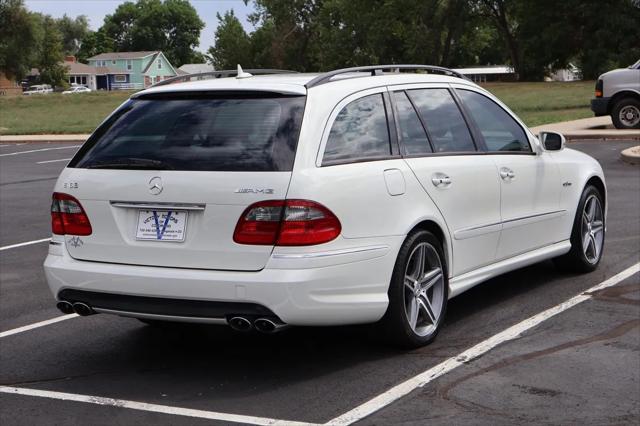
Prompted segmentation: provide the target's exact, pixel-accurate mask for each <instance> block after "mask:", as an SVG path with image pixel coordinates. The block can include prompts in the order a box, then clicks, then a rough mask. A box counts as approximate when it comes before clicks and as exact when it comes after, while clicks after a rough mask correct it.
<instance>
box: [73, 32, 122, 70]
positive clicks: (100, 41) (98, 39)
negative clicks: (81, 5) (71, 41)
mask: <svg viewBox="0 0 640 426" xmlns="http://www.w3.org/2000/svg"><path fill="white" fill-rule="evenodd" d="M114 50H115V42H114V41H113V39H111V38H110V37H109V36H107V35H106V33H105V32H104V31H103V30H102V29H100V30H98V31H91V32H89V34H87V36H86V37H85V38H84V39H83V40H82V44H81V45H80V49H79V50H78V52H77V53H76V58H77V59H78V61H80V62H87V59H88V58H90V57H92V56H95V55H98V54H100V53H105V52H113V51H114Z"/></svg>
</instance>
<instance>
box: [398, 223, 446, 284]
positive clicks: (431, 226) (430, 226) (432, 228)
mask: <svg viewBox="0 0 640 426" xmlns="http://www.w3.org/2000/svg"><path fill="white" fill-rule="evenodd" d="M419 229H421V230H424V231H429V232H431V233H432V234H433V235H434V236H435V237H436V238H437V239H438V241H440V244H442V250H443V252H444V257H445V259H444V260H445V262H446V265H447V275H449V274H450V273H451V270H452V259H453V248H452V247H451V242H450V239H449V234H448V233H447V232H446V231H445V230H446V229H447V228H446V227H444V226H442V225H441V224H439V223H438V222H437V221H435V220H433V219H422V220H420V221H419V222H417V223H416V224H414V225H413V227H412V228H411V230H409V232H408V233H407V235H409V234H411V233H412V232H414V231H416V230H419Z"/></svg>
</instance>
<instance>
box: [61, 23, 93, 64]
mask: <svg viewBox="0 0 640 426" xmlns="http://www.w3.org/2000/svg"><path fill="white" fill-rule="evenodd" d="M57 25H58V29H59V30H60V33H62V47H63V50H64V53H65V54H66V55H76V54H77V53H78V51H79V50H80V47H81V45H82V43H83V41H84V39H85V38H87V37H88V35H89V34H90V30H89V21H88V20H87V17H86V16H84V15H80V16H77V17H76V18H75V19H71V18H70V17H68V16H67V15H66V14H65V15H64V16H63V17H62V18H60V19H58V20H57Z"/></svg>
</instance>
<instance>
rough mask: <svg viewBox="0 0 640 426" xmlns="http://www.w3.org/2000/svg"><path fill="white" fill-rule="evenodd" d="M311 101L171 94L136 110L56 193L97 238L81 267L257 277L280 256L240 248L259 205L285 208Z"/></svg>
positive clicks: (99, 134) (102, 137) (107, 131)
mask: <svg viewBox="0 0 640 426" xmlns="http://www.w3.org/2000/svg"><path fill="white" fill-rule="evenodd" d="M304 102H305V97H304V96H283V95H278V94H272V93H264V92H261V93H245V94H224V93H221V94H216V93H215V92H209V93H199V94H193V93H190V94H175V95H174V94H164V95H162V96H161V97H153V96H150V97H147V98H141V99H137V100H133V101H130V102H129V103H127V104H126V105H124V106H123V107H122V108H121V109H120V110H119V111H118V112H117V113H116V114H114V115H113V116H112V117H111V118H110V119H109V120H107V122H106V123H105V124H104V125H103V126H102V127H101V128H100V129H98V130H97V131H96V133H95V134H94V135H93V136H92V138H91V139H90V140H89V141H88V142H87V143H86V144H85V145H84V146H83V147H82V149H81V150H80V152H79V153H78V154H77V156H76V157H75V158H74V159H73V160H72V162H71V163H70V164H69V166H68V168H67V169H65V170H64V171H63V173H62V175H61V177H60V179H59V181H58V184H57V187H56V191H58V192H64V193H68V194H70V195H72V196H74V197H76V198H77V199H78V200H79V201H80V203H81V204H82V206H83V207H84V208H85V210H86V212H87V215H88V217H89V220H90V221H91V225H92V228H93V232H92V234H91V235H89V236H86V237H79V238H72V237H73V236H67V249H68V251H69V253H70V254H71V256H72V257H74V258H76V259H81V260H91V261H100V262H111V263H126V264H135V265H150V266H166V267H185V268H202V269H224V270H242V271H255V270H260V269H262V268H263V267H264V265H265V264H266V262H267V260H268V259H269V256H270V254H271V251H272V249H273V247H272V246H258V245H242V244H237V243H235V242H234V241H233V232H234V229H235V226H236V224H237V222H238V219H239V218H240V216H241V215H242V213H243V212H244V211H245V209H246V208H247V207H248V206H249V205H250V204H252V203H254V202H256V201H259V200H265V199H284V198H285V197H286V192H287V188H288V185H289V181H290V178H291V170H292V168H293V159H294V155H295V150H296V144H297V139H298V134H299V130H300V125H301V121H302V113H303V109H304Z"/></svg>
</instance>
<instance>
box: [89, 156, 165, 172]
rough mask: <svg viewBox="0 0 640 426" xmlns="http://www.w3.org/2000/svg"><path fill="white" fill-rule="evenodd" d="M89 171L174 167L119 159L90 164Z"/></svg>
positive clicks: (147, 161) (145, 160)
mask: <svg viewBox="0 0 640 426" xmlns="http://www.w3.org/2000/svg"><path fill="white" fill-rule="evenodd" d="M86 168H88V169H129V170H173V167H172V166H170V165H169V164H167V163H165V162H163V161H160V160H151V159H148V158H118V159H117V160H103V161H96V162H92V163H90V164H89V165H88V166H86Z"/></svg>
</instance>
